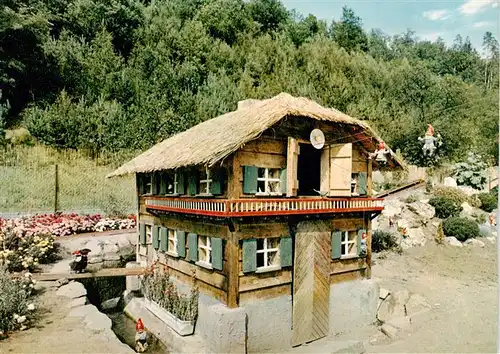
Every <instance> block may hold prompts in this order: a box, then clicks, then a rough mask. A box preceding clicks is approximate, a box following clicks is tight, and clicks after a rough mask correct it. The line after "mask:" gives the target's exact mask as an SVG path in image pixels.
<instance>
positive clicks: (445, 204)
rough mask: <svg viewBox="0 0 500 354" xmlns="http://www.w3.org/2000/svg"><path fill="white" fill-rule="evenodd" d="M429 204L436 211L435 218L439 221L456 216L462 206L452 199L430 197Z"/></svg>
mask: <svg viewBox="0 0 500 354" xmlns="http://www.w3.org/2000/svg"><path fill="white" fill-rule="evenodd" d="M429 204H430V205H432V206H433V207H434V209H436V216H437V217H438V218H440V219H446V218H448V217H450V216H458V215H459V214H460V212H461V211H462V206H461V205H459V204H457V203H456V202H455V201H454V200H453V199H449V198H446V197H432V198H431V199H430V200H429Z"/></svg>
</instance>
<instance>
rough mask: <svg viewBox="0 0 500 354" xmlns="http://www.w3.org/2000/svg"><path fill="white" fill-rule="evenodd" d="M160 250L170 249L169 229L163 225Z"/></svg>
mask: <svg viewBox="0 0 500 354" xmlns="http://www.w3.org/2000/svg"><path fill="white" fill-rule="evenodd" d="M160 251H163V252H167V251H168V229H167V228H166V227H162V228H161V230H160Z"/></svg>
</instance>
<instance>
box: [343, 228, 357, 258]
mask: <svg viewBox="0 0 500 354" xmlns="http://www.w3.org/2000/svg"><path fill="white" fill-rule="evenodd" d="M356 237H357V234H356V231H344V232H343V234H342V240H341V242H340V245H341V251H342V256H344V257H349V256H355V255H357V254H358V246H357V238H356Z"/></svg>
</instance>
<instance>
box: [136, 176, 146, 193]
mask: <svg viewBox="0 0 500 354" xmlns="http://www.w3.org/2000/svg"><path fill="white" fill-rule="evenodd" d="M136 176H137V188H138V189H139V194H141V195H142V194H144V191H145V185H144V175H143V174H142V173H137V174H136Z"/></svg>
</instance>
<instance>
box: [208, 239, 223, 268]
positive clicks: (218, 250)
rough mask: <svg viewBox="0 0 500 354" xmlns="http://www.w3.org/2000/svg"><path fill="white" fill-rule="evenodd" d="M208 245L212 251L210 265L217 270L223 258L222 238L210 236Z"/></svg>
mask: <svg viewBox="0 0 500 354" xmlns="http://www.w3.org/2000/svg"><path fill="white" fill-rule="evenodd" d="M210 246H211V252H212V267H214V268H215V269H217V270H222V263H223V260H224V247H223V241H222V239H220V238H218V237H212V238H211V240H210Z"/></svg>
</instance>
